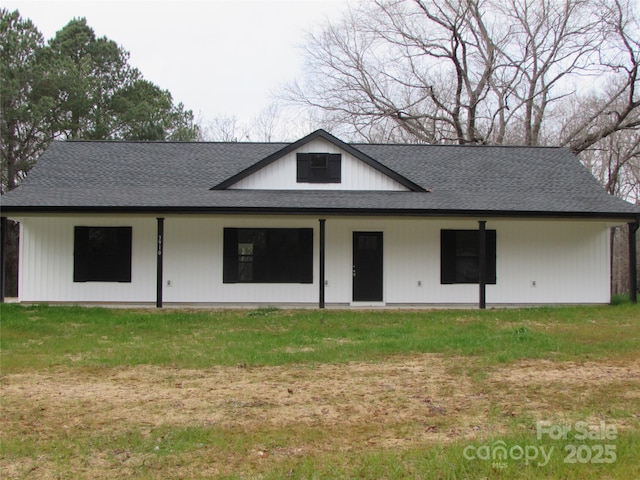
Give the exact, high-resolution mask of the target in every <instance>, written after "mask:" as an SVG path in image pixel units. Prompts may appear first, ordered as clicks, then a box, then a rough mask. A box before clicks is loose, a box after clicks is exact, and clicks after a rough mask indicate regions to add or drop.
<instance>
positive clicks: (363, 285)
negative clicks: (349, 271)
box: [353, 232, 382, 302]
mask: <svg viewBox="0 0 640 480" xmlns="http://www.w3.org/2000/svg"><path fill="white" fill-rule="evenodd" d="M353 301H354V302H381V301H382V232H353Z"/></svg>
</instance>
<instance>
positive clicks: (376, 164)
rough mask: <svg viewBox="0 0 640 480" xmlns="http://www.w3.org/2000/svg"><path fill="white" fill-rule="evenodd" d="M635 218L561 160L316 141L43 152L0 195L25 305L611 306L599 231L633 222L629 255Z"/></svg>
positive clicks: (71, 145)
mask: <svg viewBox="0 0 640 480" xmlns="http://www.w3.org/2000/svg"><path fill="white" fill-rule="evenodd" d="M639 216H640V210H639V209H638V208H637V207H636V206H633V205H631V204H629V203H627V202H624V201H622V200H621V199H618V198H616V197H613V196H610V195H607V194H606V193H605V191H604V190H603V189H602V188H601V186H600V185H599V184H598V182H597V181H596V180H595V178H594V177H593V176H592V175H591V174H590V173H589V172H588V170H587V169H586V168H585V167H583V166H582V165H581V164H580V162H579V161H578V159H577V158H576V157H575V156H574V155H572V154H571V153H570V152H569V151H568V150H566V149H563V148H548V147H505V146H495V147H494V146H434V145H381V144H348V143H345V142H343V141H341V140H339V139H338V138H336V137H334V136H332V135H330V134H329V133H327V132H325V131H323V130H318V131H316V132H313V133H311V134H310V135H308V136H306V137H304V138H302V139H300V140H298V141H296V142H293V143H290V144H287V143H166V142H113V141H70V142H53V143H52V145H51V146H50V147H49V149H48V150H47V151H46V152H45V153H44V154H43V155H42V157H41V158H40V160H39V162H38V164H37V166H36V167H35V168H34V169H33V171H32V172H31V173H30V175H29V176H28V178H27V179H26V181H25V182H24V183H23V184H22V185H21V186H20V187H18V188H17V189H15V190H13V191H12V192H9V193H8V194H6V195H4V196H3V197H2V217H3V221H6V218H10V219H12V220H15V221H18V222H19V223H20V233H21V235H20V266H19V300H20V301H21V302H29V303H30V302H50V303H56V302H62V303H82V304H86V303H101V304H103V303H119V304H151V305H153V304H156V305H158V306H162V305H169V304H170V305H183V304H203V305H218V306H234V305H269V304H277V305H293V306H315V305H317V306H320V307H324V306H325V305H328V306H361V305H362V306H374V307H375V306H398V307H403V306H435V305H460V306H465V305H478V304H479V305H480V307H485V306H486V305H489V306H500V305H531V304H575V303H580V304H588V303H608V302H609V301H610V296H611V294H610V258H609V256H610V248H611V247H610V243H609V242H610V236H609V229H610V227H612V226H615V225H621V224H625V223H628V224H630V225H631V226H632V228H630V229H629V231H630V234H629V235H630V238H631V239H632V242H631V245H635V232H636V229H637V225H638V218H639ZM3 231H4V230H3ZM632 251H633V252H632ZM631 256H635V249H630V257H631ZM630 274H632V281H633V282H635V281H636V280H635V257H634V258H633V267H632V268H631V269H630ZM633 285H634V286H633V288H632V289H631V290H632V292H631V295H632V296H633V297H634V298H635V291H636V286H635V283H634V284H633Z"/></svg>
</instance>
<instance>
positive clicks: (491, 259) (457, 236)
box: [440, 230, 496, 284]
mask: <svg viewBox="0 0 640 480" xmlns="http://www.w3.org/2000/svg"><path fill="white" fill-rule="evenodd" d="M486 235H487V237H486V238H487V243H486V253H487V262H486V265H487V272H486V273H487V276H486V281H487V283H488V284H495V283H496V231H495V230H487V231H486ZM479 258H480V233H479V231H478V230H442V231H441V232H440V283H442V284H452V283H479V281H480V260H479Z"/></svg>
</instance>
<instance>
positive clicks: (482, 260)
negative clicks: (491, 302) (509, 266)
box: [478, 220, 487, 310]
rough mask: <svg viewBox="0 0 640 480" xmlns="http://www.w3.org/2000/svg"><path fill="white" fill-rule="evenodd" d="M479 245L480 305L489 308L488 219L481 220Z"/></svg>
mask: <svg viewBox="0 0 640 480" xmlns="http://www.w3.org/2000/svg"><path fill="white" fill-rule="evenodd" d="M478 226H479V234H478V239H479V245H478V284H479V287H480V292H479V293H480V301H479V307H480V309H481V310H484V309H485V308H487V301H486V298H487V228H486V227H487V221H486V220H480V221H479V222H478Z"/></svg>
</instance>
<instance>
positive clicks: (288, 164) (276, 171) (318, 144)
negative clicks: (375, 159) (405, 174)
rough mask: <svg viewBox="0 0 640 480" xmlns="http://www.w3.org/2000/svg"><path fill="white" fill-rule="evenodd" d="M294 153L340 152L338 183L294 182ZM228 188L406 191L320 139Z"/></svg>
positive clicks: (393, 181) (391, 180)
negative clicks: (340, 180)
mask: <svg viewBox="0 0 640 480" xmlns="http://www.w3.org/2000/svg"><path fill="white" fill-rule="evenodd" d="M297 152H301V153H311V152H316V153H341V154H342V182H341V183H324V184H321V183H313V184H309V183H297V182H296V153H297ZM229 188H232V189H255V190H401V191H402V190H408V189H407V188H406V187H404V186H403V185H401V184H400V183H398V182H396V181H395V180H393V179H391V178H389V177H388V176H386V175H384V174H383V173H381V172H379V171H378V170H376V169H374V168H372V167H370V166H369V165H367V164H366V163H364V162H362V161H361V160H358V159H357V158H355V157H353V156H352V155H350V154H348V153H346V152H343V151H342V150H340V149H339V148H338V147H336V146H335V145H333V144H332V143H330V142H327V141H326V140H322V139H316V140H314V141H312V142H309V143H308V144H306V145H304V146H303V147H301V148H300V149H299V150H297V151H296V152H291V153H289V154H288V155H285V156H284V157H282V158H280V159H278V160H276V161H275V162H273V163H271V164H269V165H267V166H266V167H264V168H262V169H260V170H259V171H257V172H255V173H253V174H251V175H249V176H248V177H246V178H243V179H242V180H240V181H239V182H237V183H236V184H234V185H232V186H231V187H229Z"/></svg>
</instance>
